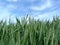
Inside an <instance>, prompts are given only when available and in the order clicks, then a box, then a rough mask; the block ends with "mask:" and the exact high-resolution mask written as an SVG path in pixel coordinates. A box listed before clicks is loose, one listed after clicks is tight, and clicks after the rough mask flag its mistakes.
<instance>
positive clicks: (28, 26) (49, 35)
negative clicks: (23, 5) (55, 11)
mask: <svg viewBox="0 0 60 45" xmlns="http://www.w3.org/2000/svg"><path fill="white" fill-rule="evenodd" d="M16 21H17V22H16V23H15V24H14V23H12V22H11V21H9V24H8V25H7V23H6V21H5V22H3V21H0V45H60V19H59V18H58V17H56V18H53V20H52V21H49V20H48V21H40V20H39V19H38V20H34V19H33V18H29V19H28V21H27V19H26V18H23V19H22V20H21V21H20V20H19V19H18V18H16Z"/></svg>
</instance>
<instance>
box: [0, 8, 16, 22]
mask: <svg viewBox="0 0 60 45" xmlns="http://www.w3.org/2000/svg"><path fill="white" fill-rule="evenodd" d="M9 18H11V21H12V22H16V21H15V15H14V14H12V13H11V12H10V10H9V9H8V8H3V7H0V20H3V21H5V20H7V22H8V21H9Z"/></svg>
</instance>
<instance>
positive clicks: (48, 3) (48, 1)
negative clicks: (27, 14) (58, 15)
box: [30, 0, 52, 11]
mask: <svg viewBox="0 0 60 45" xmlns="http://www.w3.org/2000/svg"><path fill="white" fill-rule="evenodd" d="M50 7H52V0H46V2H45V3H43V4H41V5H39V6H32V7H30V8H31V9H32V10H37V11H38V10H40V11H41V10H44V9H46V8H50Z"/></svg>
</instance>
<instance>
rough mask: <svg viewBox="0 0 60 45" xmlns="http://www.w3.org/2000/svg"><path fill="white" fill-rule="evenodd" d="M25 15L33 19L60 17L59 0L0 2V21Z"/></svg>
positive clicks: (7, 0)
mask: <svg viewBox="0 0 60 45" xmlns="http://www.w3.org/2000/svg"><path fill="white" fill-rule="evenodd" d="M27 14H28V15H29V16H31V17H34V18H35V19H52V17H53V16H56V15H57V16H59V17H60V0H0V20H2V19H3V20H5V19H6V20H8V19H9V18H11V19H12V20H15V17H16V16H17V17H23V16H26V15H27Z"/></svg>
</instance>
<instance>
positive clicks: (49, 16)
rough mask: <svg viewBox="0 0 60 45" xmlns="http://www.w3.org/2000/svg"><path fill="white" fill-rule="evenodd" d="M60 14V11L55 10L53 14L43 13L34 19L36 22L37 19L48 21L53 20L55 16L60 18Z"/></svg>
mask: <svg viewBox="0 0 60 45" xmlns="http://www.w3.org/2000/svg"><path fill="white" fill-rule="evenodd" d="M59 12H60V11H57V10H55V11H52V12H49V13H43V14H41V15H37V16H35V17H34V18H35V19H36V20H37V19H40V20H46V19H47V20H52V19H53V17H54V16H59V17H60V15H59Z"/></svg>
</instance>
